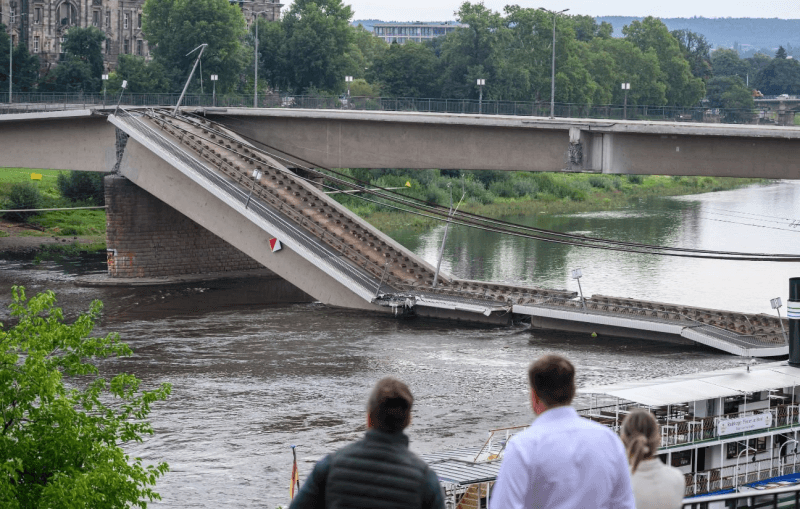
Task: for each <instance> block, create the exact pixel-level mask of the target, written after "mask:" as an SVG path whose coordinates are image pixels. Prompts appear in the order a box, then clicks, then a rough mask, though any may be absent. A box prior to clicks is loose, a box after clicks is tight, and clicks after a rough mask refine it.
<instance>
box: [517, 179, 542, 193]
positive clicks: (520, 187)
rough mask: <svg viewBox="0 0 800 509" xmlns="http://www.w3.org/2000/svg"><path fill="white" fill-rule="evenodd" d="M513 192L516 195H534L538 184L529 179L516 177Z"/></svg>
mask: <svg viewBox="0 0 800 509" xmlns="http://www.w3.org/2000/svg"><path fill="white" fill-rule="evenodd" d="M514 192H515V193H516V194H517V196H536V193H538V192H539V186H537V185H536V182H534V181H533V180H530V179H517V180H515V181H514Z"/></svg>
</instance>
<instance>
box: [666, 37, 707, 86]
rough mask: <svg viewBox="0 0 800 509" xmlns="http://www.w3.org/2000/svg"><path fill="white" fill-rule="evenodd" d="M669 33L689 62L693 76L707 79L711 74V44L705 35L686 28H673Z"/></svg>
mask: <svg viewBox="0 0 800 509" xmlns="http://www.w3.org/2000/svg"><path fill="white" fill-rule="evenodd" d="M670 33H671V34H672V36H673V37H675V40H677V41H678V45H679V46H680V48H681V52H682V53H683V58H685V59H686V61H687V62H689V67H690V68H691V71H692V74H693V75H694V77H695V78H701V79H702V80H704V81H705V80H708V79H709V78H710V77H711V75H712V68H711V44H709V43H708V41H707V40H706V38H705V36H704V35H701V34H697V33H694V32H692V31H691V30H687V29H683V30H673V31H672V32H670Z"/></svg>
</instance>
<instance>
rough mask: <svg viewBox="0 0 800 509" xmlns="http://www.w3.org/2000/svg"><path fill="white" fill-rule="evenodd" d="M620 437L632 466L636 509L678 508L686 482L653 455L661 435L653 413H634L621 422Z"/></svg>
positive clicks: (637, 410)
mask: <svg viewBox="0 0 800 509" xmlns="http://www.w3.org/2000/svg"><path fill="white" fill-rule="evenodd" d="M620 437H621V438H622V442H623V443H624V444H625V449H626V451H627V453H628V463H629V464H630V466H631V484H632V485H633V496H634V498H635V499H636V509H680V508H681V505H682V504H681V502H682V500H683V496H684V490H685V489H686V483H685V481H684V477H683V473H681V471H680V470H678V469H677V468H673V467H670V466H667V465H665V464H664V463H662V462H661V461H660V460H659V459H658V456H656V453H657V452H658V448H659V446H660V445H661V433H660V429H659V426H658V422H657V421H656V418H655V417H654V416H653V414H651V413H650V412H648V411H647V410H643V409H636V410H633V411H632V412H631V413H630V414H628V415H627V416H626V417H625V420H624V421H622V429H621V430H620Z"/></svg>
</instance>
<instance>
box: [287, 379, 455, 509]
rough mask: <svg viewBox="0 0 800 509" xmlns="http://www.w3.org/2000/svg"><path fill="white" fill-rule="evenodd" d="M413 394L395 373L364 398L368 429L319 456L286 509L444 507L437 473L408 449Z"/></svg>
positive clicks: (418, 508) (435, 508) (432, 508)
mask: <svg viewBox="0 0 800 509" xmlns="http://www.w3.org/2000/svg"><path fill="white" fill-rule="evenodd" d="M413 403H414V396H412V395H411V391H410V390H409V389H408V386H406V384H404V383H403V382H401V381H399V380H396V379H394V378H390V377H387V378H384V379H382V380H380V381H379V382H378V383H377V384H376V385H375V388H374V389H373V390H372V394H370V397H369V401H368V402H367V428H368V429H367V433H366V435H365V436H364V438H362V439H361V440H359V441H358V442H356V443H354V444H350V445H348V446H347V447H344V448H342V449H339V450H338V451H336V452H334V453H333V454H329V455H328V456H326V457H325V458H323V459H322V460H320V461H319V462H318V463H317V464H316V466H314V470H313V471H312V472H311V475H309V476H308V479H306V482H305V484H303V487H302V488H301V489H300V492H299V493H298V494H297V496H296V497H295V498H294V500H292V504H291V505H290V506H289V509H323V508H325V509H327V508H330V509H334V508H336V509H338V508H342V509H344V508H347V509H444V493H443V492H442V488H441V485H440V484H439V479H438V478H437V477H436V473H435V472H434V471H433V470H431V469H430V467H428V465H426V464H425V462H424V461H422V460H421V459H419V458H418V457H417V456H416V455H415V454H414V453H412V452H411V451H409V450H408V437H407V436H406V435H405V434H404V433H403V430H404V429H405V428H406V426H408V425H409V424H410V423H411V405H412V404H413Z"/></svg>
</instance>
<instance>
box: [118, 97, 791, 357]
mask: <svg viewBox="0 0 800 509" xmlns="http://www.w3.org/2000/svg"><path fill="white" fill-rule="evenodd" d="M109 120H110V121H111V123H113V124H114V125H115V126H117V127H118V128H119V129H120V130H122V131H123V132H125V133H126V134H127V135H128V136H130V139H129V140H128V141H127V143H126V145H125V147H124V152H123V155H122V159H121V162H120V165H119V171H120V173H121V174H122V175H124V176H125V177H127V178H129V179H131V180H132V181H133V182H134V183H136V184H137V185H139V186H141V187H142V188H144V189H145V190H147V191H148V192H150V193H152V194H153V195H154V196H156V197H158V198H160V199H161V200H163V201H165V202H167V203H169V204H170V205H171V206H173V207H174V208H175V209H177V210H178V211H180V212H181V213H183V214H186V215H187V216H188V217H190V218H191V219H193V220H194V221H196V222H198V223H200V224H201V225H203V226H204V227H206V228H208V229H209V230H210V231H212V232H213V233H215V234H216V235H219V236H220V237H222V238H223V239H225V240H227V241H228V242H230V243H231V244H233V245H234V246H236V247H238V248H239V249H241V250H242V251H243V252H244V253H246V254H247V255H249V256H251V257H252V258H253V259H255V260H257V261H258V262H259V263H261V264H263V265H264V266H266V267H267V268H269V269H270V270H272V271H274V272H275V273H276V274H277V275H279V276H280V277H282V278H284V279H286V280H287V281H289V282H290V283H292V284H294V285H295V286H297V287H298V288H299V289H301V290H302V291H304V292H306V293H307V294H309V295H311V296H313V297H314V298H315V299H317V300H319V301H321V302H324V303H328V304H333V305H337V306H344V307H351V308H359V309H370V310H374V311H384V312H393V313H395V314H401V313H402V314H416V315H420V316H429V317H437V318H447V319H456V320H463V321H467V322H476V323H492V324H508V323H511V321H512V320H513V319H514V318H515V317H516V318H517V319H519V318H522V317H525V316H530V317H531V322H532V325H533V326H539V327H547V328H555V329H562V330H582V331H588V330H596V329H597V328H598V327H603V328H602V330H601V332H602V333H609V334H621V335H626V334H627V335H632V336H634V337H641V338H653V339H665V338H670V337H673V338H677V339H682V340H684V341H687V342H694V343H700V344H704V345H707V346H710V347H713V348H718V349H721V350H723V351H726V352H729V353H733V354H736V355H746V356H756V355H757V356H774V355H785V354H786V353H787V352H788V349H787V347H786V345H785V342H784V340H783V336H782V335H780V336H779V335H778V334H777V333H776V326H778V327H779V325H780V324H779V323H777V320H775V319H772V320H773V321H774V323H773V322H770V320H768V319H765V318H763V317H758V316H744V315H741V316H739V315H738V314H734V313H726V312H722V311H715V310H699V309H693V308H685V307H680V306H672V305H667V304H660V303H648V302H643V301H630V300H626V299H614V298H611V297H602V296H598V297H594V298H591V299H587V301H586V308H585V309H584V306H583V304H582V303H581V302H580V301H577V300H575V297H576V294H575V292H569V291H564V290H545V289H538V288H527V287H520V286H510V285H503V284H493V283H482V282H476V281H464V280H458V279H456V278H452V277H451V276H449V275H446V274H444V275H442V274H440V277H439V284H438V285H437V287H435V288H434V287H433V285H432V283H433V278H434V269H433V267H431V266H430V265H429V264H428V263H426V262H425V261H424V260H422V259H420V258H418V257H417V256H415V255H414V254H413V253H411V252H410V251H408V250H406V249H405V248H404V247H403V246H401V245H399V244H398V243H396V242H395V241H394V240H392V239H391V238H389V237H387V236H385V235H383V234H382V233H381V232H379V231H377V230H376V229H375V228H373V227H372V226H370V225H369V224H368V223H366V222H365V221H363V220H362V219H360V218H359V217H358V216H356V215H355V214H353V213H351V212H350V211H349V210H348V209H346V208H345V207H343V206H341V205H340V204H338V203H337V202H336V201H334V200H333V199H331V198H330V197H329V196H327V195H326V194H325V193H324V192H323V191H322V190H321V189H320V188H319V187H318V185H317V184H316V183H315V182H314V181H312V180H308V179H306V178H304V177H302V176H300V175H298V174H296V173H294V172H292V171H291V170H290V169H289V168H287V167H286V166H285V165H284V164H283V162H282V161H281V160H279V159H278V158H276V157H273V155H272V154H270V153H267V152H265V151H263V150H260V149H259V148H257V147H256V146H254V144H252V143H250V142H248V141H247V140H245V139H244V138H242V137H240V136H239V135H238V134H237V133H236V132H233V131H231V130H229V129H228V128H226V127H225V126H223V125H220V124H217V123H215V122H212V121H210V120H208V119H205V118H201V117H194V116H178V117H177V118H175V117H171V116H170V115H169V114H167V113H166V112H159V111H154V112H140V113H128V112H123V113H122V114H121V115H120V116H118V117H114V116H112V117H110V119H109ZM270 238H277V239H279V240H280V241H281V242H282V243H283V245H284V248H283V250H281V251H277V252H273V251H272V250H271V249H270V248H269V244H268V241H269V239H270ZM754 323H756V324H758V326H759V327H761V328H760V329H758V330H756V329H755V327H756V326H755V325H753V324H754ZM744 324H747V325H744ZM748 326H749V328H747V327H748Z"/></svg>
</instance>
